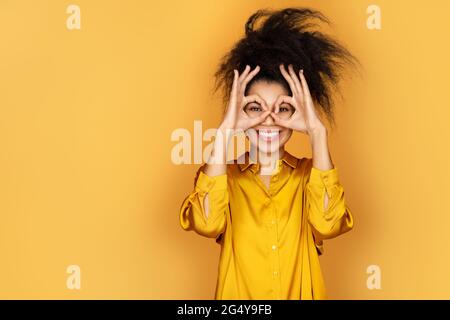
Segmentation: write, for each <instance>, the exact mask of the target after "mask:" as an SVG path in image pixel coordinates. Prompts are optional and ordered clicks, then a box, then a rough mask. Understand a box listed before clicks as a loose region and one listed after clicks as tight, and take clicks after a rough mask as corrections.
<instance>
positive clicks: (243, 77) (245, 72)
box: [239, 64, 250, 83]
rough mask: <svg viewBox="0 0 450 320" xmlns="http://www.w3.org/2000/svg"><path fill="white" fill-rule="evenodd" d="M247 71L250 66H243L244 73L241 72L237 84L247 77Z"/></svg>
mask: <svg viewBox="0 0 450 320" xmlns="http://www.w3.org/2000/svg"><path fill="white" fill-rule="evenodd" d="M249 71H250V66H249V65H248V64H247V65H246V66H245V69H244V71H242V74H241V75H240V77H239V83H240V82H242V80H243V79H245V77H246V76H247V74H248V73H249Z"/></svg>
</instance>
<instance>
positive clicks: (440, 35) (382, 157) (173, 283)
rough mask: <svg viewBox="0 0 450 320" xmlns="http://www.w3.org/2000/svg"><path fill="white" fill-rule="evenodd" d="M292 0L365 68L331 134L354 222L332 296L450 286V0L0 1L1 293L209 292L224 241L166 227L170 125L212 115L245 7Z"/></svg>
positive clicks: (298, 145) (449, 293) (179, 178)
mask: <svg viewBox="0 0 450 320" xmlns="http://www.w3.org/2000/svg"><path fill="white" fill-rule="evenodd" d="M72 3H75V4H77V5H79V6H80V8H81V30H74V31H69V30H68V29H67V28H66V19H67V17H68V14H66V8H67V6H68V5H69V4H72ZM372 3H374V4H377V5H379V6H380V7H381V10H382V30H380V31H370V30H368V29H367V27H366V19H367V14H366V8H367V7H368V5H370V4H372ZM303 5H304V6H312V7H314V8H317V9H319V10H322V11H323V13H325V14H326V15H327V16H329V17H330V18H331V20H332V21H333V22H334V24H335V25H334V27H333V29H332V30H333V32H334V34H335V35H336V36H337V37H338V39H340V40H341V41H342V42H343V43H344V44H346V45H347V46H348V47H349V49H350V50H351V51H352V52H353V53H354V54H355V55H356V56H357V57H358V58H359V59H360V61H361V63H362V65H363V67H364V69H363V71H362V76H361V77H354V78H352V79H351V80H350V81H347V82H345V83H344V86H343V93H344V96H345V100H344V101H341V102H339V104H338V119H337V120H338V121H337V122H338V126H337V127H336V128H335V129H334V130H333V131H332V132H331V137H330V147H331V152H332V158H333V161H334V163H335V165H336V166H337V167H338V168H339V170H340V177H341V182H342V184H343V185H344V187H345V190H346V198H347V202H348V204H349V206H350V207H351V208H352V211H353V212H354V215H355V223H356V225H355V229H354V230H353V231H352V232H351V233H348V234H346V235H344V236H342V237H341V238H338V239H335V240H332V241H328V242H326V243H325V255H324V256H323V257H322V258H321V259H322V260H321V261H322V265H323V271H324V276H325V281H326V284H327V288H328V292H329V297H330V298H344V299H350V298H353V299H381V298H386V299H391V298H400V299H402V298H447V299H449V298H450V277H449V276H448V270H450V250H449V249H448V244H449V240H450V232H449V225H450V212H449V209H448V198H449V191H450V190H449V181H450V176H449V170H448V164H449V160H450V159H449V152H448V150H447V149H448V145H449V138H450V134H449V133H450V129H449V127H450V126H449V124H448V119H449V116H450V111H449V107H450V106H449V102H448V96H447V94H448V92H449V89H448V85H449V80H448V74H449V71H450V62H449V57H450V52H449V51H450V50H449V45H448V41H447V40H446V39H447V30H448V28H449V26H448V23H447V22H446V20H448V15H449V14H450V2H449V1H446V0H441V1H438V0H434V1H426V2H423V1H387V0H376V1H363V0H345V1H342V0H341V1H325V0H323V1H319V0H316V1H256V0H253V1H237V0H233V1H231V0H230V1H210V0H204V1H199V0H192V1H183V0H178V1H158V2H157V1H112V0H109V1H100V0H96V1H87V0H77V1H74V2H69V1H56V0H47V1H43V0H41V1H34V0H29V1H12V0H2V1H0V39H1V42H0V148H1V149H0V257H1V262H0V298H58V299H60V298H61V299H64V298H73V299H79V298H127V299H128V298H137V299H156V298H161V299H181V298H186V299H187V298H190V299H197V298H205V299H210V298H212V297H213V293H214V288H215V281H216V275H217V264H218V258H219V248H220V247H219V246H218V245H217V244H216V243H215V242H214V241H213V240H210V239H209V240H208V239H206V238H201V237H199V236H198V235H196V234H195V233H193V232H185V231H183V230H182V229H181V227H180V226H179V221H178V210H179V207H180V205H181V201H182V200H183V198H184V197H185V196H186V195H187V194H188V193H189V191H190V190H192V188H193V178H194V173H195V170H196V169H197V168H198V165H181V166H176V165H174V164H172V163H171V158H170V154H171V149H172V147H173V146H174V145H175V142H171V141H170V135H171V133H172V131H173V130H174V129H176V128H187V129H190V130H191V131H192V130H193V123H194V120H203V121H204V122H203V128H204V129H206V128H211V127H215V126H217V124H218V122H219V121H220V115H221V105H220V99H219V97H218V96H213V95H212V93H211V91H212V79H213V73H214V71H215V67H216V65H217V63H218V61H219V58H220V57H221V56H222V55H223V54H224V53H225V52H226V51H227V50H228V49H229V48H230V47H231V46H232V45H233V43H234V42H235V41H236V40H238V39H239V37H240V36H242V34H243V26H244V23H245V21H246V19H247V18H248V16H249V15H250V14H251V13H253V12H254V11H255V10H257V9H259V8H264V7H272V8H279V7H287V6H303ZM288 150H290V151H291V152H292V153H293V154H295V155H297V156H310V147H309V145H308V140H307V139H306V138H305V137H304V136H301V135H299V134H297V135H295V136H294V138H293V139H292V140H291V141H290V142H289V145H288ZM71 264H75V265H79V266H80V267H81V286H82V287H81V290H69V289H67V288H66V279H67V277H68V274H66V268H67V266H68V265H71ZM372 264H375V265H379V266H380V268H381V272H382V274H381V276H382V278H381V285H382V287H381V290H369V289H367V287H366V279H367V277H368V275H367V274H366V268H367V267H368V266H369V265H372Z"/></svg>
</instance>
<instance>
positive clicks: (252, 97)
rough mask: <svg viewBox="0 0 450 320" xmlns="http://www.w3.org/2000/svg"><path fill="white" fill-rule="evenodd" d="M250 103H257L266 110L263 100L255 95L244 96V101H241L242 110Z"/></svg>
mask: <svg viewBox="0 0 450 320" xmlns="http://www.w3.org/2000/svg"><path fill="white" fill-rule="evenodd" d="M250 102H258V103H259V105H260V106H261V107H262V108H263V109H264V110H267V106H266V103H265V102H264V100H263V99H261V97H260V96H258V95H256V94H252V95H250V96H245V97H244V99H242V106H241V107H242V108H243V107H245V106H246V105H247V104H249V103H250Z"/></svg>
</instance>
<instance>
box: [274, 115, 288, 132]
mask: <svg viewBox="0 0 450 320" xmlns="http://www.w3.org/2000/svg"><path fill="white" fill-rule="evenodd" d="M270 115H271V117H272V118H273V120H274V121H275V124H278V125H280V126H282V127H285V128H289V120H284V119H280V117H279V116H278V115H277V114H276V113H275V112H271V113H270Z"/></svg>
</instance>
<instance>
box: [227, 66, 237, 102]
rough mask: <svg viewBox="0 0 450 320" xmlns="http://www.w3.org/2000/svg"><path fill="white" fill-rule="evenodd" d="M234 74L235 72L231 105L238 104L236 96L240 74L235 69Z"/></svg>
mask: <svg viewBox="0 0 450 320" xmlns="http://www.w3.org/2000/svg"><path fill="white" fill-rule="evenodd" d="M233 72H234V77H233V85H232V86H231V93H230V102H229V105H233V104H236V94H237V88H238V77H239V73H238V71H237V70H236V69H233Z"/></svg>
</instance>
